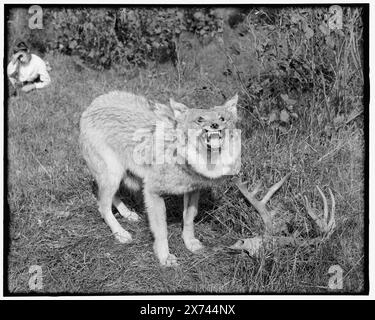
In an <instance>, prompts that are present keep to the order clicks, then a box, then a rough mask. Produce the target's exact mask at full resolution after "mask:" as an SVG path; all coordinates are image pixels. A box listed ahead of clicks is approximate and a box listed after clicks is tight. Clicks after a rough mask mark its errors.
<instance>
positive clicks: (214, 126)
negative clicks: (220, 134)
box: [211, 123, 219, 129]
mask: <svg viewBox="0 0 375 320" xmlns="http://www.w3.org/2000/svg"><path fill="white" fill-rule="evenodd" d="M218 128H219V124H218V123H212V124H211V129H218Z"/></svg>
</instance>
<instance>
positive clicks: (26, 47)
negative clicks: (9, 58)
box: [13, 41, 29, 53]
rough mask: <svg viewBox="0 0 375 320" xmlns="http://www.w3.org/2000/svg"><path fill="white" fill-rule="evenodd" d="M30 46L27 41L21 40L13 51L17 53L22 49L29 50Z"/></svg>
mask: <svg viewBox="0 0 375 320" xmlns="http://www.w3.org/2000/svg"><path fill="white" fill-rule="evenodd" d="M28 50H29V47H28V46H27V45H26V43H25V42H23V41H19V42H17V44H16V45H15V46H14V49H13V53H17V52H20V51H28Z"/></svg>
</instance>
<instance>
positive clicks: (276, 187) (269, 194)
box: [261, 173, 290, 204]
mask: <svg viewBox="0 0 375 320" xmlns="http://www.w3.org/2000/svg"><path fill="white" fill-rule="evenodd" d="M289 176H290V173H288V174H287V175H286V176H285V177H284V178H282V179H281V180H280V181H279V182H277V183H275V184H274V185H273V186H272V187H271V188H269V189H268V192H267V194H266V195H265V196H264V197H263V199H262V201H261V202H262V203H263V204H266V203H267V202H268V201H269V200H270V199H271V197H272V196H273V194H274V193H275V192H276V191H277V190H279V189H280V187H281V186H282V185H283V184H284V182H285V181H286V180H287V179H288V178H289Z"/></svg>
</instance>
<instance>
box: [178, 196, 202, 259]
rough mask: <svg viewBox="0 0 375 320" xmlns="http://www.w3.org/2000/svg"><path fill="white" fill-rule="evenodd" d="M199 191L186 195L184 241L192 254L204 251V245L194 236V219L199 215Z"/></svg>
mask: <svg viewBox="0 0 375 320" xmlns="http://www.w3.org/2000/svg"><path fill="white" fill-rule="evenodd" d="M198 200H199V191H194V192H189V193H185V194H184V213H183V219H184V227H183V231H182V239H183V240H184V243H185V246H186V248H187V249H188V250H190V251H191V252H197V251H198V250H200V249H203V245H202V243H201V242H200V241H199V240H198V239H197V238H195V235H194V218H195V216H196V215H197V213H198Z"/></svg>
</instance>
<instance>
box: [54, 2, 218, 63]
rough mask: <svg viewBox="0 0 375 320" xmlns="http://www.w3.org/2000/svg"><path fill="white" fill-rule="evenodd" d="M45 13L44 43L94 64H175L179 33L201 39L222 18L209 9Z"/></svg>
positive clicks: (212, 31)
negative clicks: (51, 33)
mask: <svg viewBox="0 0 375 320" xmlns="http://www.w3.org/2000/svg"><path fill="white" fill-rule="evenodd" d="M47 15H48V20H49V21H51V23H52V24H53V27H54V30H55V34H56V36H55V38H54V39H51V40H50V42H49V43H48V46H49V47H50V48H51V49H55V50H56V49H57V50H60V51H62V52H64V53H67V54H72V53H73V54H78V55H79V56H80V57H81V58H82V59H83V60H85V61H86V62H88V63H89V64H91V65H92V66H95V67H99V68H109V67H110V66H111V64H117V63H122V64H124V63H125V64H131V65H145V64H146V62H147V60H149V59H151V60H157V61H159V62H164V61H167V60H172V61H173V62H176V59H177V57H176V50H175V43H176V41H178V38H179V36H180V34H181V33H182V32H183V31H188V32H193V33H194V34H196V35H197V36H198V38H200V39H201V40H202V41H203V40H204V39H207V38H212V37H214V36H215V35H216V34H218V33H221V32H222V31H223V18H222V17H221V16H220V15H217V14H215V10H211V9H209V8H189V9H186V8H185V9H184V8H164V7H162V8H157V7H152V8H138V7H136V8H131V7H127V8H121V9H104V8H100V9H93V8H89V9H87V8H77V9H49V10H48V12H47Z"/></svg>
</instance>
